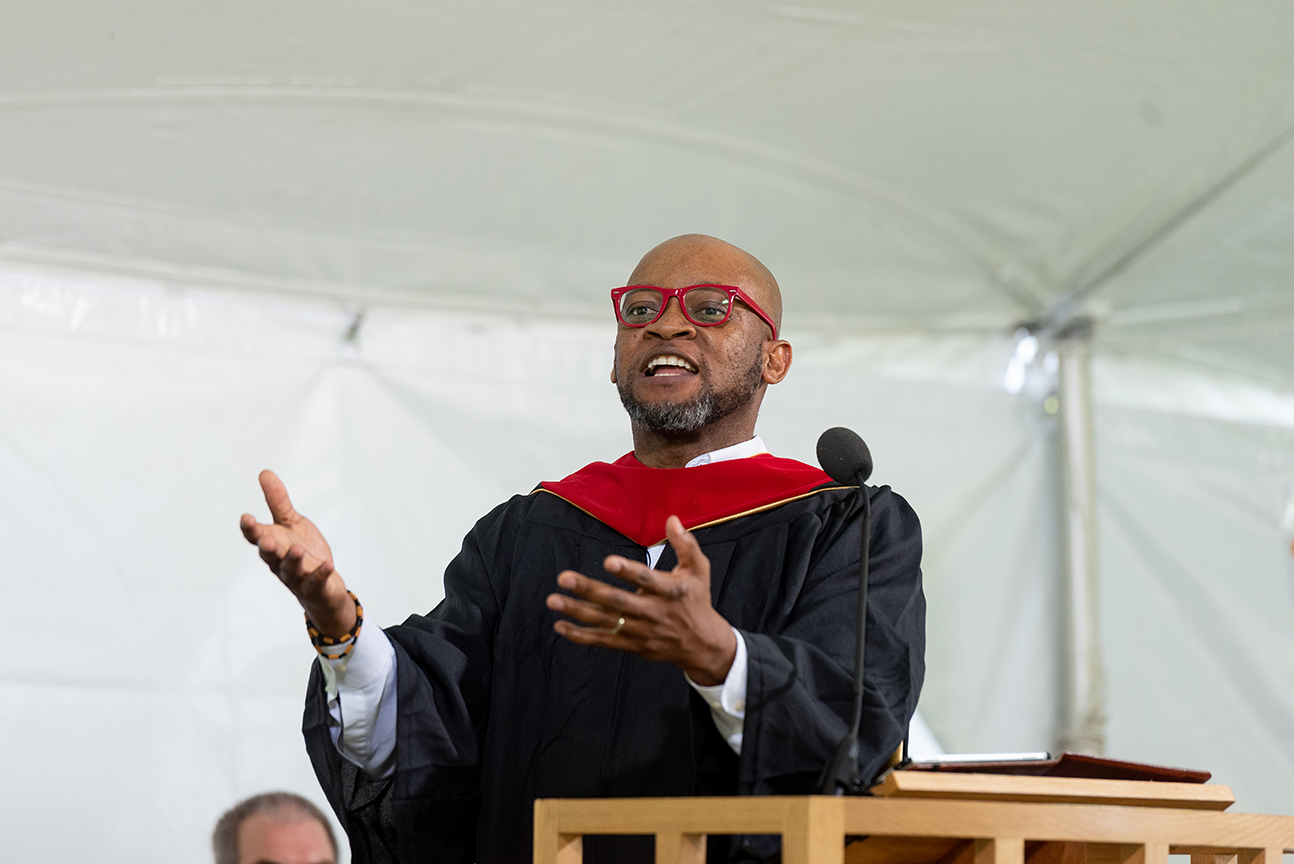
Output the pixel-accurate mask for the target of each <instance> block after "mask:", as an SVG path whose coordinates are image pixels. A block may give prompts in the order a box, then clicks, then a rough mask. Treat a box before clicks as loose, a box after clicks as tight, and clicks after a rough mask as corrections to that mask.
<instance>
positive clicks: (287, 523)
mask: <svg viewBox="0 0 1294 864" xmlns="http://www.w3.org/2000/svg"><path fill="white" fill-rule="evenodd" d="M260 481H261V491H262V492H264V493H265V503H266V504H268V505H269V507H270V516H271V517H272V518H273V520H274V521H273V522H272V523H270V524H268V525H266V524H263V523H260V522H257V521H256V517H255V516H252V515H251V514H250V513H244V514H243V516H242V518H241V519H240V520H239V527H241V528H242V529H243V536H244V537H246V538H247V542H248V543H251V544H253V545H255V546H256V547H257V549H259V550H260V553H261V559H262V560H263V561H264V562H265V563H266V564H268V565H269V568H270V570H271V571H273V573H274V575H275V576H278V577H279V581H280V582H282V583H283V584H284V585H286V586H287V587H288V590H289V591H291V592H292V593H293V594H295V595H296V598H297V601H298V602H300V603H301V606H302V608H304V609H305V610H306V614H307V615H309V616H310V620H311V621H313V622H314V625H315V627H317V628H318V630H319V632H320V633H321V634H323V635H324V636H333V637H340V636H345V635H346V634H347V633H349V632H350V629H351V628H352V627H353V626H355V603H354V601H353V600H351V599H350V595H349V594H347V593H346V583H345V582H343V581H342V578H341V576H340V575H339V574H338V573H337V571H336V570H334V569H333V563H332V550H331V549H329V548H328V542H327V541H326V540H324V538H323V535H322V534H320V533H319V529H318V528H316V527H315V526H314V523H313V522H311V521H310V520H309V519H307V518H305V517H304V516H302V515H301V514H300V513H298V512H297V511H296V510H293V509H292V501H291V499H289V498H288V490H287V488H286V487H284V485H283V481H282V480H280V479H279V478H278V477H277V476H276V475H275V474H274V472H273V471H262V472H261V475H260Z"/></svg>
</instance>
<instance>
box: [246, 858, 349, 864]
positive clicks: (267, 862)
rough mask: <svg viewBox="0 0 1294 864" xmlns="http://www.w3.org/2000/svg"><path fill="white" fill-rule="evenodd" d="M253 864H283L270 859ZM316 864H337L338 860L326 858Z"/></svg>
mask: <svg viewBox="0 0 1294 864" xmlns="http://www.w3.org/2000/svg"><path fill="white" fill-rule="evenodd" d="M252 864H282V862H280V861H271V860H270V859H269V858H258V859H256V860H255V861H254V862H252ZM314 864H337V861H336V859H333V858H325V859H323V860H322V861H316V862H314Z"/></svg>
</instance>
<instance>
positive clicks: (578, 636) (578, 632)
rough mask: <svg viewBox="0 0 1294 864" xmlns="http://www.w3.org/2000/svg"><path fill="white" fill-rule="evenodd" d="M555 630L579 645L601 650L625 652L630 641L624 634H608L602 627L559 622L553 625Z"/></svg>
mask: <svg viewBox="0 0 1294 864" xmlns="http://www.w3.org/2000/svg"><path fill="white" fill-rule="evenodd" d="M553 629H554V630H556V631H557V633H558V635H560V636H563V637H565V638H567V639H569V640H570V641H572V642H574V643H575V644H577V645H596V646H598V647H601V648H620V649H622V650H623V649H624V647H625V644H626V642H627V641H628V640H626V639H625V636H624V634H623V633H615V634H613V633H608V632H607V631H606V630H605V629H603V628H601V627H580V626H579V625H578V624H572V623H571V622H570V621H558V622H557V623H555V624H553Z"/></svg>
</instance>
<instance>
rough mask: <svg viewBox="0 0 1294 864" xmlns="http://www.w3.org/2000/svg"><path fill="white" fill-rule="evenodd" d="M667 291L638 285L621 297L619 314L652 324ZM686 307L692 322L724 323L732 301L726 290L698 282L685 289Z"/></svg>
mask: <svg viewBox="0 0 1294 864" xmlns="http://www.w3.org/2000/svg"><path fill="white" fill-rule="evenodd" d="M663 298H664V295H663V294H661V292H660V291H657V290H656V289H655V288H635V289H634V290H632V291H626V292H625V293H624V294H623V295H622V296H621V297H620V317H621V319H623V320H624V322H625V323H626V324H628V325H630V326H635V325H639V326H641V325H643V324H650V323H651V322H653V321H655V320H656V319H657V317H659V316H660V314H661V307H662V305H663V303H664V300H663ZM682 299H683V307H684V309H685V310H686V314H687V317H688V319H689V320H691V321H692V323H693V324H700V325H702V326H707V325H712V324H722V323H723V322H724V321H726V320H727V319H728V307H729V305H730V304H731V303H732V301H731V299H729V297H728V294H727V292H726V291H720V290H719V289H717V288H710V287H708V286H704V285H701V286H697V287H695V288H689V289H688V290H687V291H684V292H683V297H682Z"/></svg>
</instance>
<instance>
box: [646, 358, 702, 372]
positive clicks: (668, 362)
mask: <svg viewBox="0 0 1294 864" xmlns="http://www.w3.org/2000/svg"><path fill="white" fill-rule="evenodd" d="M658 366H678V367H679V368H681V369H686V370H687V371H689V372H695V371H696V367H695V366H693V365H692V364H691V363H689V362H687V361H686V360H684V359H683V358H682V357H674V356H665V357H656V358H654V359H652V361H651V362H650V363H648V364H647V371H648V372H655V371H656V367H658Z"/></svg>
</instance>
